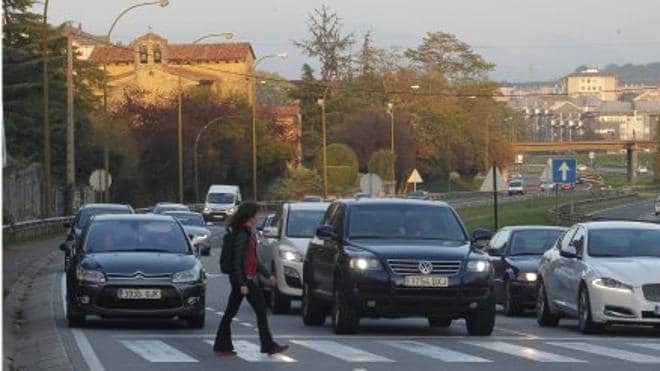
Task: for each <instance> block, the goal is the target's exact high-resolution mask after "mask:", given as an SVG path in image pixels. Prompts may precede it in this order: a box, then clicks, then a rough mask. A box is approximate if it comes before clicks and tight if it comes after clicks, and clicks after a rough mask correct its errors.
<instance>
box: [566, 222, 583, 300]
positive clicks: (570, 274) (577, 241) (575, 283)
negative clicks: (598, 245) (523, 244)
mask: <svg viewBox="0 0 660 371" xmlns="http://www.w3.org/2000/svg"><path fill="white" fill-rule="evenodd" d="M585 236H586V230H585V228H584V227H578V229H577V231H576V232H575V235H573V237H572V238H571V242H570V244H569V245H572V246H574V247H575V250H576V251H577V255H578V257H577V258H564V257H562V259H565V260H566V261H565V263H563V264H562V267H563V269H564V270H565V273H566V274H565V275H562V276H561V277H560V278H561V279H563V280H565V281H564V282H563V284H562V285H561V286H562V288H563V290H564V291H563V294H564V300H565V301H566V304H567V306H568V307H569V308H570V309H571V310H573V311H575V312H576V313H577V307H578V304H577V303H578V290H579V288H580V281H581V280H582V276H583V273H584V271H585V269H586V266H585V264H584V260H582V256H583V252H584V245H585Z"/></svg>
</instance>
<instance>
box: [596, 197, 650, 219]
mask: <svg viewBox="0 0 660 371" xmlns="http://www.w3.org/2000/svg"><path fill="white" fill-rule="evenodd" d="M595 216H597V217H601V218H606V219H614V220H616V219H620V220H639V221H649V222H658V223H660V216H656V215H655V200H654V199H649V200H644V201H641V202H639V203H636V204H632V205H625V206H620V207H615V208H611V209H607V210H603V211H601V212H598V213H596V214H595Z"/></svg>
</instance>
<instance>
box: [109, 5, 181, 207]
mask: <svg viewBox="0 0 660 371" xmlns="http://www.w3.org/2000/svg"><path fill="white" fill-rule="evenodd" d="M169 4H170V2H169V0H156V1H148V2H144V3H139V4H135V5H132V6H130V7H128V8H126V9H124V10H123V11H122V12H121V13H119V15H118V16H117V17H116V18H115V20H114V21H112V24H111V25H110V29H109V30H108V33H107V34H106V36H105V39H106V41H107V42H108V43H110V36H111V35H112V31H113V30H114V29H115V26H116V25H117V22H119V19H121V17H123V16H124V15H125V14H126V13H128V12H130V11H131V10H133V9H136V8H140V7H143V6H148V5H158V6H160V7H161V8H164V7H166V6H168V5H169ZM111 46H112V45H111ZM103 74H104V75H105V76H104V78H103V114H104V119H105V124H106V127H105V130H104V131H105V133H104V138H103V168H104V169H105V174H104V176H103V177H102V182H103V183H104V185H105V187H104V188H105V195H104V198H105V201H106V202H108V201H110V185H109V179H108V177H107V175H109V174H110V131H111V130H112V128H111V125H110V122H109V121H108V75H107V63H106V62H105V61H104V62H103Z"/></svg>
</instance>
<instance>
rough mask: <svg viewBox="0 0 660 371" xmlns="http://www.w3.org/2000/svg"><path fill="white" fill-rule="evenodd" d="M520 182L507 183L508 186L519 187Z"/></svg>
mask: <svg viewBox="0 0 660 371" xmlns="http://www.w3.org/2000/svg"><path fill="white" fill-rule="evenodd" d="M521 186H522V183H521V182H511V183H509V187H521Z"/></svg>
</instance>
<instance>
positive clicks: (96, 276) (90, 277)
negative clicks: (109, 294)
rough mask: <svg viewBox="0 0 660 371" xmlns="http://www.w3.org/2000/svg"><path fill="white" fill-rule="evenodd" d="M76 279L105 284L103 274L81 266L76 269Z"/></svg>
mask: <svg viewBox="0 0 660 371" xmlns="http://www.w3.org/2000/svg"><path fill="white" fill-rule="evenodd" d="M76 277H77V278H78V281H85V282H92V283H105V274H103V272H101V271H92V270H87V269H85V268H83V267H81V266H78V267H77V268H76Z"/></svg>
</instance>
